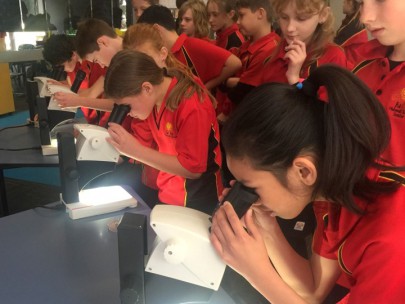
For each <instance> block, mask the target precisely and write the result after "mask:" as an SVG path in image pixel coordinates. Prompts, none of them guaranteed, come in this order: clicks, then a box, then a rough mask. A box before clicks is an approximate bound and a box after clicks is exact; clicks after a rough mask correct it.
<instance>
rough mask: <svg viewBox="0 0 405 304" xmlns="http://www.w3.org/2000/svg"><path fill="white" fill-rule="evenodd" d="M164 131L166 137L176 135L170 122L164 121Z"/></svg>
mask: <svg viewBox="0 0 405 304" xmlns="http://www.w3.org/2000/svg"><path fill="white" fill-rule="evenodd" d="M164 132H165V135H166V136H168V137H176V135H175V133H174V130H173V125H172V123H171V122H166V124H165V130H164Z"/></svg>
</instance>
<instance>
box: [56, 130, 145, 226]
mask: <svg viewBox="0 0 405 304" xmlns="http://www.w3.org/2000/svg"><path fill="white" fill-rule="evenodd" d="M74 129H75V130H76V131H77V133H78V134H79V135H78V136H77V138H76V144H75V148H76V153H74V149H73V151H72V152H73V153H66V152H64V151H63V148H64V147H65V146H66V142H64V140H63V139H61V138H63V136H72V137H73V135H71V134H63V133H59V134H58V147H59V158H60V160H61V162H62V159H63V163H62V165H61V177H63V176H65V179H66V180H63V181H62V195H61V200H62V201H63V202H64V203H65V205H66V210H67V212H68V213H69V216H70V217H71V218H72V219H79V218H83V217H88V216H93V215H98V214H104V213H109V212H114V211H118V210H122V209H124V208H127V207H136V206H137V201H136V199H135V198H134V197H132V195H131V194H129V193H128V192H127V191H126V190H125V189H124V188H122V187H121V186H107V187H98V188H93V189H85V190H82V191H80V192H78V185H77V184H78V182H77V179H78V175H79V174H78V172H77V170H78V169H77V167H76V160H77V161H84V160H85V161H107V162H115V163H116V162H118V160H119V156H120V154H119V152H118V151H117V150H116V149H115V148H114V147H113V146H112V145H110V144H109V143H108V142H107V141H106V139H107V138H108V137H109V134H108V131H107V129H105V128H103V127H100V126H96V125H90V124H75V125H74ZM68 139H69V141H68V143H69V142H71V144H73V145H74V139H72V138H70V137H68ZM68 146H69V145H68ZM67 150H69V149H67ZM72 154H73V156H72ZM72 157H73V158H74V159H69V158H72ZM61 179H63V178H61ZM63 188H65V189H63ZM68 188H69V189H68ZM77 192H78V193H77ZM77 194H78V195H77ZM65 197H66V198H67V199H65Z"/></svg>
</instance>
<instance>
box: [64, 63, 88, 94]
mask: <svg viewBox="0 0 405 304" xmlns="http://www.w3.org/2000/svg"><path fill="white" fill-rule="evenodd" d="M89 64H90V62H88V61H87V60H83V61H82V62H80V61H78V62H77V63H76V66H75V68H74V70H73V71H72V72H67V73H66V74H67V77H69V81H70V85H72V84H73V82H74V81H75V78H76V73H77V72H78V71H79V70H82V71H83V72H85V73H86V78H84V80H83V81H82V83H81V85H80V88H79V89H87V88H88V87H89V72H90V69H89Z"/></svg>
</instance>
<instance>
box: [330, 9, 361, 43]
mask: <svg viewBox="0 0 405 304" xmlns="http://www.w3.org/2000/svg"><path fill="white" fill-rule="evenodd" d="M334 41H335V43H336V44H338V45H340V46H341V47H343V48H344V49H345V50H346V48H357V47H358V46H359V45H361V44H363V43H366V42H367V41H368V34H367V30H366V29H365V27H364V25H363V24H361V22H360V20H359V15H358V14H357V15H355V16H353V17H352V19H350V20H349V22H348V23H347V24H344V25H343V24H342V26H341V27H340V28H339V29H338V30H337V32H336V37H335V40H334Z"/></svg>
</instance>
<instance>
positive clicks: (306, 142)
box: [211, 65, 405, 304]
mask: <svg viewBox="0 0 405 304" xmlns="http://www.w3.org/2000/svg"><path fill="white" fill-rule="evenodd" d="M320 86H324V87H325V88H326V91H327V92H328V97H329V101H328V102H324V101H322V100H320V99H318V97H317V90H318V88H319V87H320ZM342 92H344V93H342ZM353 101H355V102H353ZM348 109H350V111H348ZM303 117H305V119H303ZM388 138H389V121H388V118H387V114H386V113H385V111H384V109H383V107H382V106H381V104H380V103H379V102H378V100H377V98H375V96H374V94H373V93H372V92H371V91H370V90H369V89H368V88H367V87H366V86H365V85H364V84H363V83H362V81H360V80H358V78H357V77H355V76H354V75H353V74H351V73H350V72H349V71H347V70H345V69H343V68H339V67H337V66H332V65H330V66H326V65H325V66H320V67H319V68H317V69H316V70H315V71H314V72H313V73H311V75H310V76H309V77H308V79H307V80H305V81H304V82H303V83H300V84H299V85H298V86H290V85H288V84H280V83H269V84H265V85H262V86H260V87H258V88H257V89H255V90H254V91H252V93H251V94H250V95H249V96H248V97H246V100H245V101H243V102H242V103H241V104H240V105H239V107H238V108H237V109H236V110H235V112H234V113H233V115H232V116H231V117H230V119H229V120H228V122H227V124H226V126H225V131H224V137H223V144H224V146H225V148H226V151H227V154H228V156H229V158H228V164H229V168H230V169H231V171H232V173H233V174H234V176H235V177H236V178H237V180H239V181H241V182H242V183H243V184H244V185H245V186H248V187H251V188H253V189H255V191H256V193H257V194H258V195H259V200H258V201H257V203H256V204H255V205H254V206H253V207H252V208H251V209H250V210H249V211H248V212H247V213H246V215H245V216H244V218H243V223H244V225H245V227H246V230H245V229H244V227H243V225H242V223H241V221H240V220H239V219H238V217H237V215H236V213H235V211H234V210H233V208H232V206H231V204H229V203H224V204H223V206H222V207H221V208H219V209H218V210H217V211H216V213H215V215H214V217H213V222H212V227H211V241H212V244H213V246H214V247H215V249H216V251H217V252H218V254H219V255H220V256H221V257H222V258H223V259H224V261H225V262H226V263H227V264H228V265H229V266H230V267H232V268H233V269H235V270H236V271H238V272H239V273H240V274H241V275H242V276H243V277H245V278H246V279H247V280H248V281H249V282H250V283H251V284H252V286H254V287H255V288H256V289H257V290H258V291H259V292H260V293H262V294H263V295H264V296H265V297H266V298H267V300H268V301H270V302H271V303H274V304H277V303H322V301H323V299H324V298H325V296H326V295H327V294H328V292H329V290H330V289H331V288H332V287H333V285H334V282H335V281H336V279H337V278H338V277H339V276H340V275H344V276H346V277H348V280H349V282H350V286H349V288H350V293H349V294H348V295H347V297H346V298H345V300H346V301H345V300H343V303H404V301H405V293H404V287H405V282H404V280H403V278H404V277H405V267H403V266H400V265H402V260H403V256H404V253H405V243H404V242H402V241H400V240H402V238H401V237H400V236H403V235H405V226H404V225H403V221H404V218H405V210H404V208H403V207H404V206H403V205H404V201H405V187H404V176H403V175H401V173H400V172H399V171H395V168H392V167H386V166H384V165H383V164H382V163H381V162H379V161H378V162H377V161H376V160H378V157H379V155H380V153H381V151H382V150H383V149H384V147H385V146H386V144H387V143H388ZM381 170H388V172H387V171H381ZM312 200H315V201H316V202H315V203H314V210H315V213H316V215H317V223H318V226H317V228H316V233H315V237H314V242H313V253H312V256H311V258H310V259H309V260H306V259H303V258H302V257H300V256H298V255H297V254H296V253H295V251H294V250H292V248H291V247H290V245H289V244H288V243H287V242H286V240H285V238H284V236H283V234H282V233H281V231H280V228H279V227H278V225H277V221H275V217H282V218H286V219H292V218H294V217H295V216H297V215H298V214H299V213H300V212H301V211H302V210H303V209H304V208H305V206H307V205H308V204H309V202H310V201H312Z"/></svg>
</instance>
